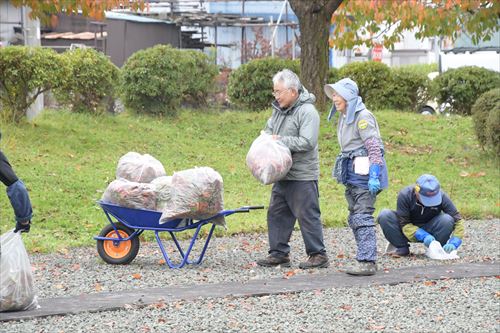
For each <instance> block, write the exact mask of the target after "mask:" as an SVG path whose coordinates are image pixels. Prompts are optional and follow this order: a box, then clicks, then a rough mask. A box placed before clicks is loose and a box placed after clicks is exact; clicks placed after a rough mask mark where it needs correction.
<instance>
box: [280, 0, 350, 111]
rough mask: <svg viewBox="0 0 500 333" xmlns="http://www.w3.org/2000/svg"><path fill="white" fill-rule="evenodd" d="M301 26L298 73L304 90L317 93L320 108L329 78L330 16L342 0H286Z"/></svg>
mask: <svg viewBox="0 0 500 333" xmlns="http://www.w3.org/2000/svg"><path fill="white" fill-rule="evenodd" d="M289 1H290V6H291V7H292V9H293V11H294V12H295V15H297V18H298V19H299V27H300V49H301V51H300V77H301V80H302V84H303V85H304V86H305V87H306V89H307V90H309V91H311V92H313V93H314V95H316V98H317V102H316V106H317V107H318V109H320V110H323V109H324V108H325V105H326V96H325V94H324V92H323V86H324V85H325V84H326V83H327V82H326V80H327V78H328V68H329V67H328V36H329V33H330V20H331V17H332V14H333V13H334V11H335V10H336V9H337V8H338V7H339V6H340V4H341V3H342V1H343V0H308V1H304V0H289Z"/></svg>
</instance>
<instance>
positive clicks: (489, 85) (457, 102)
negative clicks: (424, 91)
mask: <svg viewBox="0 0 500 333" xmlns="http://www.w3.org/2000/svg"><path fill="white" fill-rule="evenodd" d="M433 85H435V87H434V89H435V91H436V94H437V98H438V101H439V103H450V105H451V107H450V109H449V111H450V112H452V113H457V114H461V115H470V114H471V109H472V105H474V103H475V102H476V100H477V98H478V97H479V96H481V94H483V93H485V92H487V91H488V90H491V89H494V88H498V87H500V73H497V72H494V71H491V70H488V69H485V68H481V67H477V66H466V67H460V68H456V69H449V70H447V71H446V72H444V73H443V74H441V75H439V76H438V77H437V78H436V79H435V80H434V81H433Z"/></svg>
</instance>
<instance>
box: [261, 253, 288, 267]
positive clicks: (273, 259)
mask: <svg viewBox="0 0 500 333" xmlns="http://www.w3.org/2000/svg"><path fill="white" fill-rule="evenodd" d="M257 265H259V266H264V267H274V266H278V265H281V266H283V267H290V256H289V255H288V254H287V255H286V256H279V257H278V256H273V255H271V254H270V255H268V256H267V257H265V258H264V259H259V260H257Z"/></svg>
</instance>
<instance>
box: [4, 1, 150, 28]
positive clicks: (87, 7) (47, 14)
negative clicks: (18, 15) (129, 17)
mask: <svg viewBox="0 0 500 333" xmlns="http://www.w3.org/2000/svg"><path fill="white" fill-rule="evenodd" d="M145 1H147V0H136V1H133V2H131V3H129V2H128V1H123V0H106V1H96V0H74V1H61V0H45V1H40V0H12V4H13V5H14V6H16V7H20V6H27V7H29V8H31V12H30V17H31V18H33V19H34V18H39V19H41V20H42V21H44V22H49V23H50V22H51V17H52V15H54V14H58V13H65V14H67V15H73V14H74V15H76V14H78V12H79V11H80V10H81V12H82V14H83V15H84V16H90V17H92V18H94V19H97V20H102V19H104V12H105V11H106V10H110V9H113V8H119V7H121V6H123V5H124V4H125V5H127V4H128V7H129V9H130V10H132V11H138V10H144V8H145V7H146V6H145ZM148 5H149V4H148ZM146 9H147V10H149V6H147V7H146Z"/></svg>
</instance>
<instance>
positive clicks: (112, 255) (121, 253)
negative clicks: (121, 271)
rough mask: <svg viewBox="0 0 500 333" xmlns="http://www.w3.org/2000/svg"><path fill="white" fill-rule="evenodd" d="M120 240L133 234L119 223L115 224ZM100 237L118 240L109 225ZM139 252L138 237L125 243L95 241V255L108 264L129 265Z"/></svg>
mask: <svg viewBox="0 0 500 333" xmlns="http://www.w3.org/2000/svg"><path fill="white" fill-rule="evenodd" d="M115 227H116V229H117V230H118V233H119V234H120V237H121V238H127V237H129V236H130V235H132V234H133V233H134V232H133V231H132V230H131V229H130V228H128V227H126V226H124V225H123V224H121V223H115ZM99 236H101V237H109V238H118V236H117V235H116V231H115V229H114V228H113V226H112V225H111V224H108V225H107V226H105V227H104V228H103V229H102V230H101V233H100V234H99ZM137 252H139V237H137V236H136V237H134V238H131V239H129V240H126V241H111V240H97V253H99V256H100V257H101V258H102V260H104V261H105V262H107V263H108V264H114V265H125V264H128V263H130V262H131V261H132V260H134V258H135V257H136V256H137Z"/></svg>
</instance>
